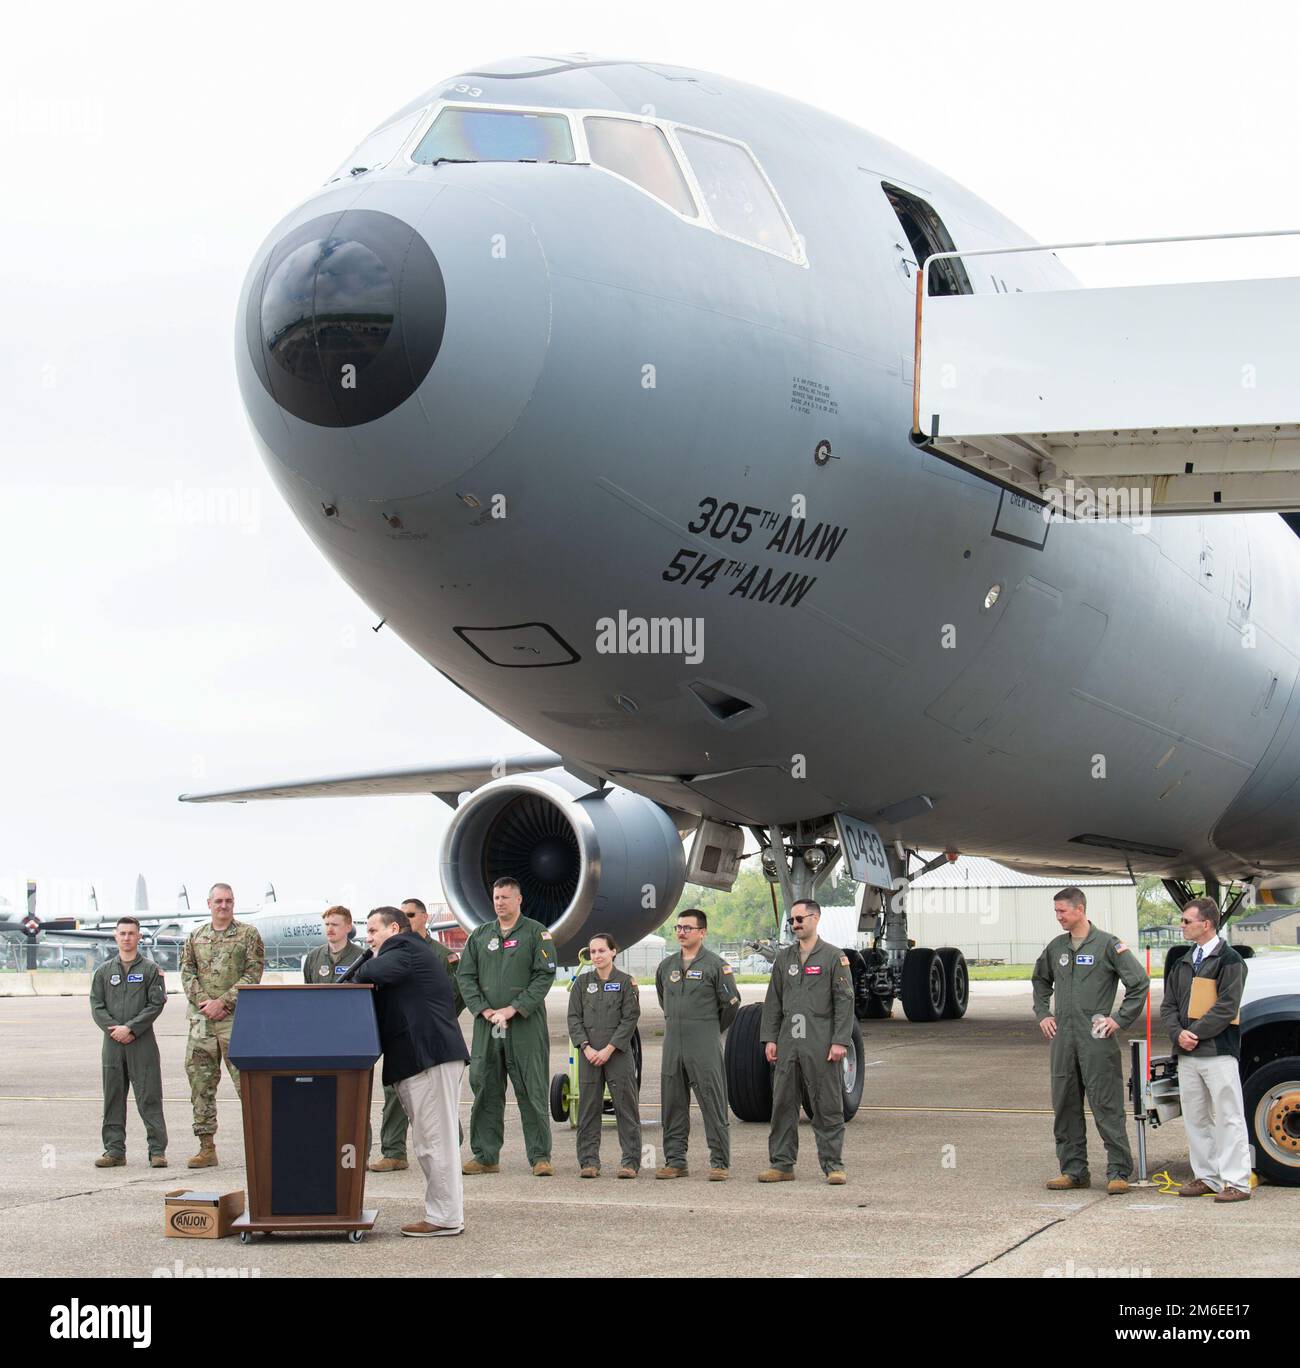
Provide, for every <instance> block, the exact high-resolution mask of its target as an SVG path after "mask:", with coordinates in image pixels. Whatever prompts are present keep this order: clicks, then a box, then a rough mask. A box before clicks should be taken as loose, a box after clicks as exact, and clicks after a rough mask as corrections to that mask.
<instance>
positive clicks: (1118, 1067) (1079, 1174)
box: [1033, 926, 1150, 1181]
mask: <svg viewBox="0 0 1300 1368" xmlns="http://www.w3.org/2000/svg"><path fill="white" fill-rule="evenodd" d="M1121 982H1122V983H1123V984H1124V988H1125V993H1124V1001H1123V1002H1121V1003H1120V1007H1119V1011H1118V1012H1115V1011H1113V1008H1114V1006H1115V990H1116V988H1117V987H1118V986H1119V984H1120V983H1121ZM1033 983H1034V1016H1035V1017H1037V1018H1038V1020H1039V1021H1042V1019H1043V1018H1044V1017H1046V1016H1055V1018H1056V1035H1055V1036H1054V1037H1053V1039H1052V1065H1051V1067H1052V1111H1053V1112H1054V1113H1055V1122H1054V1128H1055V1133H1056V1155H1057V1158H1058V1159H1059V1160H1060V1164H1061V1172H1062V1173H1063V1174H1065V1175H1066V1176H1067V1177H1069V1178H1073V1179H1075V1180H1076V1181H1082V1180H1083V1179H1085V1178H1087V1177H1088V1176H1089V1174H1088V1132H1087V1128H1086V1126H1085V1125H1084V1120H1083V1099H1084V1097H1085V1095H1086V1096H1087V1099H1088V1105H1089V1106H1090V1107H1091V1108H1092V1116H1093V1120H1094V1121H1096V1123H1097V1129H1098V1130H1099V1131H1100V1132H1101V1138H1102V1140H1103V1142H1104V1143H1105V1146H1106V1177H1107V1179H1111V1178H1128V1177H1130V1176H1131V1175H1132V1172H1133V1153H1132V1151H1131V1150H1130V1149H1129V1143H1128V1131H1127V1116H1128V1109H1127V1107H1126V1106H1125V1099H1124V1069H1123V1064H1122V1061H1121V1056H1120V1048H1119V1032H1118V1031H1117V1032H1116V1033H1115V1034H1114V1035H1112V1036H1109V1037H1108V1038H1107V1039H1105V1040H1094V1039H1093V1035H1092V1018H1093V1017H1094V1016H1098V1015H1100V1016H1113V1018H1114V1020H1115V1021H1116V1022H1118V1024H1119V1029H1120V1031H1124V1030H1127V1029H1128V1028H1129V1027H1130V1026H1132V1024H1133V1023H1134V1022H1135V1021H1136V1020H1137V1019H1138V1016H1139V1015H1140V1013H1141V1011H1142V1004H1143V1003H1144V1002H1145V1001H1146V996H1147V990H1148V988H1149V987H1150V981H1149V980H1148V978H1147V976H1146V972H1145V970H1144V969H1143V968H1142V966H1141V965H1140V964H1139V963H1138V962H1137V957H1136V956H1135V955H1134V954H1133V952H1132V951H1131V950H1130V949H1129V948H1128V946H1126V945H1125V944H1124V942H1123V941H1121V940H1120V938H1119V937H1118V936H1112V935H1111V933H1110V932H1109V931H1103V930H1102V929H1101V928H1100V927H1098V926H1094V927H1092V928H1091V929H1090V930H1089V932H1088V934H1087V936H1085V937H1084V939H1083V940H1082V941H1081V942H1080V943H1079V945H1078V946H1075V944H1074V943H1073V941H1071V939H1070V937H1069V934H1068V933H1067V934H1065V935H1061V936H1057V937H1056V938H1055V939H1054V940H1052V941H1049V942H1048V945H1047V949H1046V950H1044V951H1043V953H1042V954H1041V955H1039V957H1038V962H1037V964H1035V965H1034V976H1033ZM1053 993H1055V995H1056V1005H1055V1011H1053V1009H1052V1006H1051V998H1052V995H1053Z"/></svg>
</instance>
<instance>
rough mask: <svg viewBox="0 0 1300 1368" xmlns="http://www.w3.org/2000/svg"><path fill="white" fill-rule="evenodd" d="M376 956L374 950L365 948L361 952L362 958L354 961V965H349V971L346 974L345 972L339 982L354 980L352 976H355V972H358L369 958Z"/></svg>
mask: <svg viewBox="0 0 1300 1368" xmlns="http://www.w3.org/2000/svg"><path fill="white" fill-rule="evenodd" d="M374 957H375V952H374V951H373V950H363V951H362V952H361V958H360V959H359V960H357V961H356V962H355V963H353V964H352V965H350V966H349V968H348V972H347V973H346V974H344V975H343V977H342V978H341V979H339V982H340V983H351V982H352V976H353V974H355V973H356V972H357V970H358V969H360V968H361V966H362V965H363V964H364V963H365V962H366V961H367V960H370V959H374Z"/></svg>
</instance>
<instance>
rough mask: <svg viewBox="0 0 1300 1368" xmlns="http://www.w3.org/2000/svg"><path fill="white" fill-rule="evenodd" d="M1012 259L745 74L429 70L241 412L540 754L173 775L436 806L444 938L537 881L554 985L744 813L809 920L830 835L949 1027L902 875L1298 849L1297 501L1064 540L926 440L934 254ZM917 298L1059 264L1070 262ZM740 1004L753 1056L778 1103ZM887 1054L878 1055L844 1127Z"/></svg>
mask: <svg viewBox="0 0 1300 1368" xmlns="http://www.w3.org/2000/svg"><path fill="white" fill-rule="evenodd" d="M1030 241H1031V240H1030V239H1029V237H1028V236H1027V235H1026V234H1025V233H1024V232H1023V231H1022V230H1021V229H1020V228H1018V227H1017V226H1016V225H1015V224H1013V223H1011V222H1010V221H1008V220H1007V219H1006V218H1005V217H1004V216H1003V215H1002V214H1000V213H998V212H997V210H995V209H994V208H992V207H991V206H990V205H988V204H986V203H985V202H984V201H982V200H981V199H979V198H978V197H977V196H975V195H974V194H972V193H970V192H969V191H967V190H965V189H963V188H962V187H961V186H960V185H957V184H955V183H954V182H953V181H952V180H950V179H949V178H948V177H946V176H944V175H942V174H941V173H940V172H938V171H936V170H934V169H933V168H932V167H930V166H928V165H925V164H924V163H922V162H920V161H918V160H917V159H916V158H914V157H912V156H909V155H908V154H907V153H905V152H903V151H900V150H899V149H898V148H896V147H894V146H892V145H890V144H889V143H887V142H884V141H883V140H881V139H880V138H878V137H874V136H872V135H871V134H870V133H867V132H864V131H863V130H861V129H859V128H856V127H854V126H852V125H850V124H848V123H846V122H844V121H842V120H840V119H838V118H835V117H832V116H830V115H828V114H825V113H822V112H819V111H818V110H816V109H813V108H810V107H808V106H806V105H803V104H800V103H798V102H796V101H794V100H791V99H788V98H785V97H783V96H778V95H774V94H771V93H768V92H765V91H762V90H759V89H756V88H753V87H751V86H747V85H744V84H740V83H737V82H735V81H732V80H729V79H726V78H724V77H721V76H716V75H710V74H706V73H702V72H697V71H690V70H685V69H681V68H677V67H672V66H665V65H662V64H658V63H647V62H636V61H603V60H594V59H588V58H557V59H551V58H539V57H523V58H517V59H512V60H508V61H502V62H498V63H494V64H493V65H491V66H490V67H488V68H486V69H484V70H480V71H471V72H465V73H462V74H460V75H458V76H454V77H452V78H451V79H449V80H447V81H444V82H442V83H440V84H438V85H436V86H434V87H433V88H432V89H431V90H429V91H428V92H426V93H425V94H424V95H422V96H420V97H419V98H418V99H416V100H413V101H412V102H411V103H409V104H408V105H406V106H404V107H403V108H402V109H400V110H399V111H398V112H397V113H396V114H395V115H393V116H392V118H390V119H389V120H387V121H386V122H385V123H384V124H383V125H382V126H381V127H380V128H379V129H378V130H376V132H375V133H373V134H372V135H371V136H370V137H369V138H367V139H366V140H365V141H364V142H363V143H362V144H361V145H360V146H359V147H358V148H357V150H356V151H355V152H354V153H353V154H352V156H351V157H349V158H348V159H347V161H345V162H344V164H343V165H342V166H341V167H340V168H339V170H338V172H337V173H336V174H335V175H334V176H333V177H332V178H331V179H330V180H329V181H328V182H327V183H326V184H324V185H323V186H322V187H321V188H320V189H319V190H318V191H317V192H316V193H315V194H313V195H311V196H310V197H309V198H308V199H307V200H306V201H305V202H304V203H302V204H300V205H299V206H298V207H296V208H295V209H293V210H292V211H291V212H290V213H289V214H288V215H286V217H284V218H283V219H282V220H281V221H280V222H279V223H278V224H277V225H276V227H275V228H274V229H273V230H272V231H271V232H270V234H269V235H268V236H267V238H266V240H265V242H264V243H263V244H262V246H261V247H259V249H258V251H257V253H256V255H255V257H254V259H253V261H252V264H251V267H250V269H249V271H248V275H247V280H246V283H245V285H244V288H243V292H242V295H241V298H240V301H239V307H238V313H237V324H236V334H237V335H236V364H237V370H238V379H239V386H240V392H241V395H242V398H243V402H244V405H245V407H246V410H247V413H248V417H249V419H250V423H251V427H252V430H253V434H254V437H255V440H256V443H257V445H258V447H259V448H260V450H261V452H262V455H263V457H264V459H265V462H266V465H267V468H268V470H269V472H270V474H271V477H272V479H273V480H274V482H275V484H276V485H277V487H278V488H279V490H280V492H281V493H282V494H283V496H284V498H285V499H286V500H287V501H288V503H289V504H290V506H291V507H292V509H293V511H294V513H295V515H296V516H297V518H298V520H299V521H300V522H301V524H302V526H303V527H304V528H305V529H306V531H307V534H308V535H309V536H310V537H311V539H312V540H313V541H314V542H315V543H316V545H317V546H318V547H319V549H320V550H321V552H322V554H323V555H324V556H325V557H326V559H327V560H328V561H329V562H330V563H331V564H332V565H333V566H334V568H335V569H336V570H337V571H338V573H339V574H340V575H341V576H342V577H343V579H344V580H345V581H346V582H347V583H348V584H349V585H350V586H351V587H352V588H353V589H354V590H355V591H356V593H357V594H358V595H359V596H360V597H361V598H362V599H363V600H364V601H365V602H366V603H367V604H368V605H369V606H370V607H371V609H373V611H374V612H375V614H376V616H377V617H379V618H381V619H382V620H383V622H384V623H385V624H386V626H387V628H388V629H389V630H392V631H395V632H397V633H398V634H399V635H400V636H401V637H402V638H403V640H405V641H406V642H407V643H408V644H409V645H410V646H411V647H412V648H413V649H414V650H415V651H417V652H418V653H419V654H420V655H421V656H422V657H423V658H424V659H425V660H426V661H428V662H429V664H430V665H432V666H433V668H434V669H436V670H437V671H438V672H439V673H440V674H441V675H442V676H443V677H444V678H445V679H448V680H450V681H451V682H452V683H453V684H455V685H456V687H457V688H459V689H461V690H463V691H464V692H465V693H467V694H469V695H470V696H471V697H472V698H474V699H476V700H478V701H479V702H480V703H481V704H482V705H483V706H484V707H486V708H488V709H489V710H491V711H492V712H493V713H495V714H496V715H497V716H499V717H501V718H502V719H504V720H506V721H508V722H509V723H511V724H512V725H513V726H515V727H517V728H519V729H520V730H521V731H523V732H524V733H525V734H527V735H528V736H529V737H531V738H533V739H534V740H535V741H536V743H537V744H538V746H539V748H544V749H539V750H537V751H535V752H530V753H527V754H522V755H517V756H504V757H486V758H482V759H479V760H473V761H455V760H449V761H446V762H444V761H442V760H435V761H434V762H433V763H431V764H421V765H417V766H413V767H411V768H408V769H403V770H400V771H393V772H385V773H377V774H376V773H369V774H367V773H358V774H354V775H340V776H336V777H330V778H322V779H316V780H307V781H301V782H291V783H276V784H266V785H262V786H258V787H245V788H241V789H227V790H225V791H223V792H219V793H209V794H191V795H184V797H185V798H186V799H187V800H189V801H216V800H233V801H246V800H250V799H263V798H279V797H293V796H321V795H331V794H340V795H348V794H351V795H356V794H367V793H381V794H393V793H424V794H429V793H432V794H435V795H437V796H439V797H441V798H442V799H444V800H445V801H446V802H447V803H448V804H449V805H450V806H452V807H453V808H454V812H453V815H452V817H451V821H450V825H449V827H448V829H447V832H446V836H445V839H444V841H443V844H442V849H441V855H440V872H441V878H442V883H443V888H444V890H445V896H446V897H447V899H448V901H449V903H450V905H451V908H452V910H453V912H454V914H455V916H456V917H457V919H458V920H459V921H460V923H461V924H462V925H463V926H465V927H466V928H467V929H472V928H473V927H474V926H476V925H478V924H480V923H482V922H483V921H485V920H487V919H489V918H490V917H491V916H492V901H491V886H492V881H493V879H494V878H496V877H498V876H501V875H507V874H508V875H513V876H514V877H516V878H517V879H518V880H519V881H520V883H521V885H522V888H523V896H524V910H525V912H526V913H527V914H529V915H530V916H533V917H535V918H537V919H538V920H540V921H542V922H544V923H545V924H547V925H548V926H549V927H550V929H551V932H552V934H553V936H554V938H555V941H556V944H557V946H558V948H559V950H560V954H561V957H562V958H563V959H564V960H565V961H567V962H572V960H573V959H574V957H575V956H576V953H577V950H578V948H579V947H580V946H581V945H582V944H584V943H585V940H586V937H587V935H588V934H589V933H590V932H592V931H594V930H598V929H608V930H611V931H613V932H614V934H615V935H617V936H618V937H619V938H620V939H621V941H622V942H623V943H625V944H626V943H631V942H632V941H634V940H635V939H637V938H639V937H640V936H642V935H644V934H645V933H646V932H648V931H649V930H651V929H653V928H654V927H656V926H658V925H660V924H661V923H662V922H663V921H664V920H665V919H666V918H667V916H669V915H670V914H671V911H672V909H673V907H674V905H675V904H676V902H677V899H678V898H679V896H680V893H681V891H682V888H683V883H684V880H685V879H686V877H687V876H688V875H689V877H690V878H691V879H692V880H694V881H696V882H703V883H709V884H712V885H714V886H718V887H723V888H726V887H729V886H730V885H731V882H732V881H733V880H734V877H735V872H736V868H737V864H738V860H739V859H740V858H741V855H742V852H743V849H744V838H745V833H746V832H749V833H751V834H752V836H753V838H754V839H755V840H756V841H757V842H758V844H759V846H760V848H761V858H762V860H763V863H764V868H765V871H766V873H767V874H768V877H769V878H770V879H771V880H772V881H773V882H774V883H777V884H779V886H780V889H781V893H782V897H783V901H784V904H785V907H786V911H787V912H788V910H789V905H790V904H791V902H792V901H793V900H794V899H795V898H797V897H799V896H804V895H809V894H812V893H813V892H814V891H815V890H816V888H817V887H818V886H819V885H820V883H821V882H822V881H823V880H824V879H825V878H826V877H827V876H828V875H829V874H830V872H831V871H832V869H833V868H834V867H836V864H837V861H838V860H839V859H840V858H841V857H845V856H849V855H851V856H852V857H853V866H854V873H855V876H856V877H858V878H859V879H861V880H863V881H865V882H866V883H867V884H868V893H867V895H866V897H865V899H864V904H863V928H864V929H868V930H873V931H874V933H875V934H874V942H873V944H872V946H871V948H870V949H869V950H867V951H866V952H865V953H864V954H862V955H861V956H855V957H854V961H853V965H854V977H855V986H856V989H857V993H858V1005H859V1015H860V1016H861V1017H864V1018H865V1017H868V1016H872V1015H885V1014H888V1013H889V1012H890V1011H891V1010H892V1004H893V1001H894V999H895V998H896V997H901V998H902V1000H903V1005H904V1009H905V1011H906V1013H907V1015H908V1016H909V1017H912V1018H913V1019H916V1018H920V1019H929V1020H933V1019H935V1018H936V1017H939V1016H945V1015H946V1016H960V1015H961V1014H962V1013H963V1012H964V1010H965V1002H966V991H967V983H966V970H965V964H964V961H963V960H962V958H961V955H960V953H959V952H957V951H955V950H949V951H935V950H931V949H928V948H921V947H915V946H911V945H909V941H908V936H907V912H906V892H907V885H908V879H909V876H910V875H914V874H915V872H916V869H915V865H916V863H917V859H916V857H915V854H914V853H915V852H916V851H918V850H921V849H928V850H938V851H943V852H947V853H948V854H949V855H953V854H955V853H956V852H970V853H978V854H982V855H987V856H991V857H992V858H994V859H996V860H998V861H1001V862H1002V863H1004V864H1007V865H1010V866H1012V867H1014V868H1018V869H1024V870H1031V871H1034V872H1050V873H1053V874H1057V875H1059V876H1060V877H1061V878H1062V880H1063V881H1068V880H1070V879H1071V878H1073V877H1075V876H1096V875H1101V874H1108V873H1115V872H1134V871H1141V872H1154V873H1158V874H1160V875H1162V876H1163V877H1164V878H1165V879H1166V880H1167V881H1168V885H1169V886H1170V888H1171V889H1172V890H1173V891H1174V892H1175V895H1176V896H1178V897H1179V898H1180V900H1185V898H1186V896H1188V890H1187V884H1188V881H1190V880H1200V879H1204V880H1205V881H1206V883H1207V886H1208V888H1209V889H1210V890H1211V891H1213V892H1219V891H1221V890H1227V889H1230V887H1231V886H1232V885H1233V884H1234V883H1243V882H1245V881H1252V880H1258V879H1260V878H1262V877H1264V876H1273V877H1277V876H1279V875H1287V874H1289V873H1291V872H1293V871H1300V690H1297V688H1296V679H1297V658H1298V656H1300V624H1298V623H1297V616H1296V611H1295V604H1296V602H1297V600H1298V599H1300V544H1298V543H1297V539H1296V536H1295V535H1294V534H1293V533H1292V531H1291V530H1290V529H1289V527H1288V526H1287V524H1286V522H1284V521H1283V519H1282V518H1281V517H1279V516H1277V515H1276V514H1267V515H1254V516H1239V515H1233V514H1227V513H1221V514H1217V515H1215V516H1213V517H1204V518H1202V517H1186V516H1171V517H1167V518H1157V519H1155V520H1154V521H1153V522H1152V525H1151V527H1150V529H1149V530H1148V531H1147V532H1146V534H1145V535H1135V533H1134V531H1133V529H1132V528H1131V527H1130V526H1126V525H1123V524H1114V523H1111V524H1108V523H1093V524H1089V525H1082V524H1071V523H1061V522H1056V523H1053V524H1051V525H1050V526H1045V525H1044V523H1043V521H1042V520H1041V519H1037V521H1036V510H1035V509H1034V508H1033V507H1032V506H1031V507H1030V509H1029V516H1028V521H1026V518H1025V509H1024V508H1023V507H1017V506H1016V505H1015V504H1014V503H1013V502H1012V503H1009V502H1008V501H1007V500H1006V499H1004V494H1005V493H1006V491H1004V490H1003V489H1002V488H1000V487H999V486H998V485H996V484H994V483H990V482H989V481H987V480H985V479H982V478H981V477H980V476H979V475H978V474H976V473H973V472H971V471H969V470H966V469H961V468H958V467H956V466H954V465H952V464H950V463H948V462H946V461H944V460H941V459H939V458H938V457H937V456H936V455H934V454H932V453H931V452H928V451H926V450H924V449H923V447H922V446H921V445H919V444H918V443H917V441H915V440H913V435H912V429H913V415H912V380H913V369H912V368H913V357H914V352H913V343H914V321H915V313H916V308H917V295H916V286H915V274H916V272H917V269H918V265H919V264H921V263H923V262H924V261H925V260H926V259H927V258H928V257H930V256H931V255H936V254H938V253H941V252H946V251H950V250H953V249H954V248H957V249H961V250H968V249H980V248H996V247H1010V246H1016V245H1021V244H1028V243H1030ZM990 262H996V265H995V266H990V265H989V263H990ZM930 273H931V289H932V291H933V292H934V293H950V294H959V293H971V292H974V293H986V292H1010V291H1016V290H1027V291H1028V290H1051V289H1061V288H1066V287H1070V286H1072V285H1073V284H1074V283H1075V282H1074V280H1073V277H1072V276H1071V275H1070V274H1069V272H1067V271H1066V269H1065V267H1064V266H1063V265H1061V263H1060V262H1059V261H1058V260H1057V258H1056V257H1055V256H1054V255H1052V254H1051V253H1046V252H1030V253H1025V254H1020V255H1015V254H1013V255H1005V256H998V257H993V258H988V257H984V258H980V257H974V258H971V259H969V260H967V261H962V260H960V259H952V258H946V259H944V260H942V261H938V262H933V263H931V267H930ZM1023 503H1024V501H1023V500H1022V501H1021V504H1023ZM1035 521H1036V526H1037V530H1036V531H1027V530H1026V529H1027V528H1028V527H1029V526H1030V525H1031V524H1035ZM1247 624H1248V625H1249V627H1250V629H1251V633H1250V635H1251V637H1252V642H1251V645H1252V649H1249V650H1246V649H1243V627H1244V626H1245V625H1247ZM692 833H693V836H692ZM687 837H692V845H691V851H690V856H689V861H688V860H687V857H686V856H685V855H684V852H683V845H682V841H683V839H684V838H687ZM846 846H847V847H848V849H846ZM1297 882H1300V880H1297ZM1225 897H1226V894H1225ZM755 1011H756V1009H746V1011H745V1012H744V1013H742V1016H741V1019H740V1020H739V1021H738V1022H737V1023H736V1025H735V1026H733V1028H732V1030H731V1032H730V1034H729V1044H728V1070H729V1079H730V1083H731V1092H732V1101H733V1105H735V1107H736V1110H737V1111H738V1113H739V1114H740V1115H742V1116H744V1117H746V1118H747V1119H755V1120H757V1119H761V1118H762V1116H763V1115H764V1114H765V1109H766V1108H768V1107H769V1106H770V1095H769V1094H767V1093H766V1092H765V1087H766V1080H767V1068H766V1065H765V1064H764V1063H763V1062H762V1059H761V1055H760V1053H759V1046H758V1023H757V1020H756V1016H755ZM861 1066H862V1052H861V1042H860V1040H859V1039H857V1038H855V1048H854V1049H853V1050H852V1051H850V1053H849V1056H848V1057H847V1059H846V1065H845V1091H846V1111H848V1112H849V1113H850V1114H851V1113H852V1111H853V1110H855V1109H856V1106H857V1100H858V1098H860V1096H861V1087H862V1067H861Z"/></svg>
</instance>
